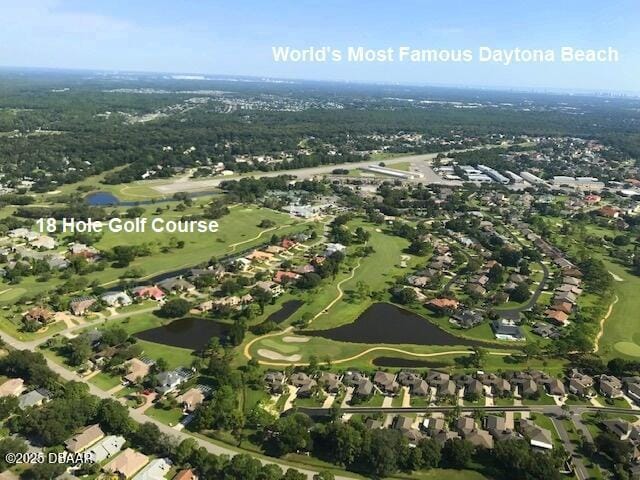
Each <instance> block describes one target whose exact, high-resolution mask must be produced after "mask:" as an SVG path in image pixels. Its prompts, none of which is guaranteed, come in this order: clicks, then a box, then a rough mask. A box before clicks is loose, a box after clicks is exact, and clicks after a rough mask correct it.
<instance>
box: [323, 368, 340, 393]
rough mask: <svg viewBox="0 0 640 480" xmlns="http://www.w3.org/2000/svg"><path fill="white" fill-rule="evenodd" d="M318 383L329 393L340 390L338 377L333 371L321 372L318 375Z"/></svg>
mask: <svg viewBox="0 0 640 480" xmlns="http://www.w3.org/2000/svg"><path fill="white" fill-rule="evenodd" d="M318 384H319V385H320V386H321V387H322V388H324V389H325V390H326V392H327V393H329V394H336V393H338V392H339V391H340V385H342V384H341V383H340V378H339V377H338V375H336V374H335V373H331V372H322V373H321V374H320V376H319V377H318Z"/></svg>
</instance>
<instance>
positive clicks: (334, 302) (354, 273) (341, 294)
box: [309, 258, 362, 323]
mask: <svg viewBox="0 0 640 480" xmlns="http://www.w3.org/2000/svg"><path fill="white" fill-rule="evenodd" d="M361 260H362V258H358V264H357V265H356V266H355V267H353V270H351V275H349V276H348V277H347V278H345V279H343V280H340V281H339V282H338V283H337V284H336V289H337V290H338V295H337V296H336V298H334V299H333V300H332V301H331V303H329V305H327V306H326V307H324V308H323V309H322V310H321V311H320V312H318V313H316V315H315V317H313V318H312V319H311V320H310V321H309V323H311V322H313V321H314V320H315V319H316V318H318V317H319V316H320V315H324V314H325V313H328V312H329V309H330V308H331V307H333V306H334V305H335V304H336V303H338V302H339V301H340V299H341V298H342V297H343V296H344V292H343V291H342V284H343V283H345V282H348V281H349V280H352V279H353V277H355V275H356V270H357V269H358V268H360V263H361Z"/></svg>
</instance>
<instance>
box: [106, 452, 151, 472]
mask: <svg viewBox="0 0 640 480" xmlns="http://www.w3.org/2000/svg"><path fill="white" fill-rule="evenodd" d="M147 463H149V457H147V456H146V455H144V454H142V453H140V452H136V451H135V450H133V449H131V448H127V449H126V450H125V451H124V452H122V453H121V454H120V455H118V456H117V457H116V458H114V459H113V460H111V461H110V462H109V463H107V464H106V465H105V466H104V468H103V470H104V471H105V472H107V473H113V474H116V475H118V476H120V477H122V478H125V479H126V478H131V477H133V475H134V474H135V473H136V472H138V471H139V470H141V469H142V467H144V466H145V465H146V464H147Z"/></svg>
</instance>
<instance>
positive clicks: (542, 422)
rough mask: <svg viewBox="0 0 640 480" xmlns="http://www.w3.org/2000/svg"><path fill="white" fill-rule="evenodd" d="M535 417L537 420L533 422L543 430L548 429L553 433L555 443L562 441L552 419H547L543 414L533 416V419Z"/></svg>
mask: <svg viewBox="0 0 640 480" xmlns="http://www.w3.org/2000/svg"><path fill="white" fill-rule="evenodd" d="M534 416H535V419H534V420H533V421H534V422H535V424H536V425H538V426H539V427H542V428H546V429H547V430H549V431H550V432H551V436H552V437H553V440H554V441H557V440H560V437H559V435H558V431H557V430H556V427H555V426H554V425H553V422H552V421H551V419H550V418H549V417H546V416H544V415H542V414H539V413H538V414H532V415H531V417H532V418H533V417H534Z"/></svg>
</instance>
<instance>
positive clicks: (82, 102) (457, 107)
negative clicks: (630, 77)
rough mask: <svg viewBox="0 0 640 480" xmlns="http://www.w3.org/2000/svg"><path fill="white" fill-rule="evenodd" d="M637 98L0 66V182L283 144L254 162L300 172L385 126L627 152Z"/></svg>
mask: <svg viewBox="0 0 640 480" xmlns="http://www.w3.org/2000/svg"><path fill="white" fill-rule="evenodd" d="M638 106H640V100H637V99H630V98H629V99H625V98H604V97H603V98H600V97H587V96H566V95H565V96H563V95H541V94H532V93H527V94H525V93H514V92H492V91H476V90H453V89H445V88H426V87H420V88H419V87H400V86H396V87H392V86H367V85H357V84H340V83H320V82H281V83H274V82H258V81H249V80H246V81H232V80H231V79H225V78H216V79H203V80H175V79H172V78H170V77H165V76H159V75H155V76H154V75H106V74H91V73H88V72H61V71H47V72H41V71H21V72H15V71H7V70H4V71H0V173H2V174H3V179H4V183H5V184H6V185H7V186H17V185H19V182H20V181H21V180H24V179H27V180H32V181H34V182H35V184H34V186H33V188H34V190H36V191H45V190H52V189H55V188H56V186H58V185H60V184H63V183H70V182H74V181H78V180H81V179H83V178H86V177H87V176H88V175H92V174H98V173H102V172H107V171H110V173H109V174H108V175H107V177H106V179H105V181H106V182H108V183H122V182H128V181H131V180H134V179H140V178H141V176H142V174H144V173H145V172H147V171H148V170H150V169H155V170H154V175H155V176H169V175H171V174H173V173H175V171H176V168H178V169H179V168H185V167H199V166H203V165H210V164H211V163H213V162H220V161H221V162H224V163H225V165H226V166H227V168H229V166H231V167H233V169H234V170H237V171H243V168H245V169H246V168H247V167H243V166H240V165H236V164H235V161H234V159H235V157H236V156H237V155H265V154H278V153H286V154H287V161H286V162H283V163H276V164H272V165H271V166H263V167H261V169H274V168H277V169H286V168H299V167H305V166H314V165H319V164H328V163H343V162H350V161H357V160H361V159H362V158H363V157H362V155H358V154H354V152H359V151H366V150H371V149H375V148H376V147H377V146H379V142H377V141H376V140H375V139H373V138H372V136H375V135H394V134H397V133H398V132H415V133H417V134H420V135H422V136H423V137H425V138H428V139H431V138H433V139H442V140H444V141H445V142H443V143H444V144H441V142H426V143H424V144H422V145H419V146H417V147H416V148H411V149H410V150H411V151H415V152H417V153H421V152H433V151H439V150H445V149H448V148H452V145H453V146H457V145H460V146H469V145H473V144H475V143H478V142H480V141H481V139H482V138H483V137H487V136H495V135H503V136H505V137H507V138H513V137H517V136H520V135H524V134H528V135H571V136H581V137H583V138H597V139H599V140H601V141H603V142H605V143H609V144H611V145H614V146H616V147H618V149H619V150H621V151H622V152H624V153H625V154H626V155H629V156H631V157H634V158H637V157H640V134H639V133H638ZM168 146H170V147H171V148H170V149H169V148H166V147H168ZM192 147H193V150H192V151H190V152H189V153H188V154H185V151H186V150H187V149H190V148H192ZM301 147H305V149H306V150H307V151H306V152H305V153H304V154H300V152H299V150H300V148H301ZM408 150H409V149H408V148H407V147H406V146H402V145H398V146H397V148H392V149H391V150H390V151H398V152H402V151H408ZM274 165H275V166H274ZM120 166H124V167H125V168H123V169H117V170H115V171H112V170H114V168H115V167H120ZM159 167H160V168H159Z"/></svg>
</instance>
